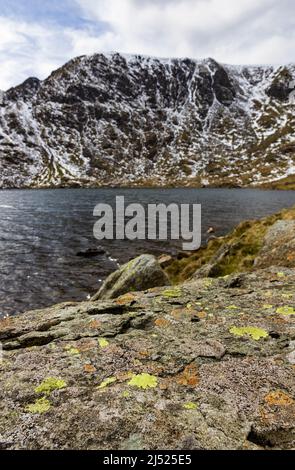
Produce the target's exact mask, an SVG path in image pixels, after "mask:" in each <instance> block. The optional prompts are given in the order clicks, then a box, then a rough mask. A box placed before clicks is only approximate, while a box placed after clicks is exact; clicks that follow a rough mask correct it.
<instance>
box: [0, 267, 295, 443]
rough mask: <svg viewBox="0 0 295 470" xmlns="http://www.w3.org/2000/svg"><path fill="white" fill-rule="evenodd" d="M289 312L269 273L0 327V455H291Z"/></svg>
mask: <svg viewBox="0 0 295 470" xmlns="http://www.w3.org/2000/svg"><path fill="white" fill-rule="evenodd" d="M266 307H267V308H266ZM291 308H295V270H294V269H287V268H271V269H269V268H268V269H266V270H260V271H257V272H254V273H251V274H243V275H242V276H238V275H234V276H230V277H226V278H224V279H223V278H219V279H199V280H194V281H191V282H190V283H186V284H184V285H181V286H178V287H177V288H167V287H163V288H154V289H151V290H149V291H148V292H146V293H131V294H127V295H124V296H122V297H119V298H118V299H116V300H112V301H93V302H84V303H67V304H62V305H57V306H54V307H52V308H49V309H46V310H39V311H35V312H28V313H26V314H24V315H22V316H19V317H15V318H8V319H5V320H2V321H1V322H0V341H1V342H2V345H3V350H4V357H3V361H2V362H1V363H0V448H3V449H163V448H164V449H261V448H275V449H292V448H294V447H295V377H294V373H295V369H294V354H295V316H294V315H285V314H283V313H284V312H285V311H291V310H290V309H291Z"/></svg>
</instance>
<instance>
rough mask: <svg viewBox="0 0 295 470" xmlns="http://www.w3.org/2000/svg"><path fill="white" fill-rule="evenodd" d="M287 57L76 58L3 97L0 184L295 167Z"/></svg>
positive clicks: (198, 180)
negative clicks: (264, 62) (241, 60)
mask: <svg viewBox="0 0 295 470" xmlns="http://www.w3.org/2000/svg"><path fill="white" fill-rule="evenodd" d="M293 77H295V66H294V65H289V66H282V67H271V66H264V67H262V66H261V67H260V66H257V67H242V66H239V67H237V66H227V65H220V64H218V63H217V62H215V61H214V60H213V59H207V60H203V61H195V60H190V59H171V60H167V59H156V58H148V57H142V56H122V55H119V54H111V55H106V56H105V55H102V54H96V55H93V56H83V57H78V58H76V59H74V60H72V61H70V62H69V63H67V64H66V65H65V66H63V67H62V68H60V69H58V70H57V71H55V72H53V73H52V74H51V76H50V77H49V78H48V79H46V80H45V81H43V82H39V80H37V79H34V78H30V79H28V80H26V82H24V83H23V84H22V85H20V86H19V87H16V88H13V89H10V90H8V91H7V92H5V93H4V94H2V96H1V97H0V187H28V186H33V187H36V186H39V187H47V186H58V185H65V186H66V185H74V184H81V185H83V184H85V185H98V184H110V185H114V184H162V185H165V184H175V183H182V184H192V185H194V184H196V185H198V184H203V185H206V184H218V185H225V184H230V185H232V184H234V185H248V184H251V183H257V182H265V181H271V180H274V179H277V178H280V177H283V176H285V175H287V174H290V173H291V172H293V171H294V164H295V118H294V110H295V105H294V104H292V102H291V101H290V99H289V96H290V93H291V91H292V89H291V87H290V82H291V81H292V78H293Z"/></svg>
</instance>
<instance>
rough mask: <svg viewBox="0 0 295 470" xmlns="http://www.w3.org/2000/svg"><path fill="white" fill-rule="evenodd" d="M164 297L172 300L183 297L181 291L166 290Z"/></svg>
mask: <svg viewBox="0 0 295 470" xmlns="http://www.w3.org/2000/svg"><path fill="white" fill-rule="evenodd" d="M163 296H164V297H166V298H168V299H170V298H172V299H173V298H176V297H180V296H181V290H180V289H166V290H165V291H164V292H163Z"/></svg>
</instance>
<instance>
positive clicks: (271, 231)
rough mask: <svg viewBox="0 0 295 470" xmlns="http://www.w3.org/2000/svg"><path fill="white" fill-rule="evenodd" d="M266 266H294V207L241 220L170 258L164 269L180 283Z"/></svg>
mask: <svg viewBox="0 0 295 470" xmlns="http://www.w3.org/2000/svg"><path fill="white" fill-rule="evenodd" d="M269 266H285V267H295V207H293V208H290V209H284V210H282V211H281V212H278V213H277V214H273V215H270V216H268V217H265V218H263V219H260V220H248V221H244V222H241V223H240V224H239V225H238V226H237V227H235V229H234V230H233V231H232V232H230V233H229V234H228V235H225V236H224V237H218V238H215V239H211V240H209V241H208V243H207V245H206V246H202V247H201V248H200V249H199V250H197V251H196V252H194V253H193V254H191V255H190V256H189V257H188V258H183V259H177V260H174V261H173V262H172V263H170V264H169V266H168V267H167V268H166V271H167V274H168V275H169V278H170V279H171V280H172V281H173V282H174V283H180V282H183V281H186V280H187V279H190V278H192V277H194V278H202V277H221V276H225V275H228V274H233V273H240V272H245V271H251V270H253V269H259V268H266V267H269Z"/></svg>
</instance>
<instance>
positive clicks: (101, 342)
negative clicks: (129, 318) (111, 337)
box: [98, 338, 109, 349]
mask: <svg viewBox="0 0 295 470" xmlns="http://www.w3.org/2000/svg"><path fill="white" fill-rule="evenodd" d="M98 344H99V346H100V347H101V348H102V349H104V348H106V347H107V346H108V345H109V342H108V340H107V339H105V338H99V339H98Z"/></svg>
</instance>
